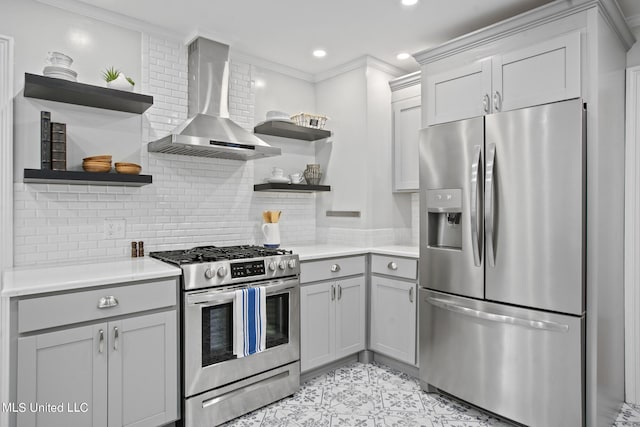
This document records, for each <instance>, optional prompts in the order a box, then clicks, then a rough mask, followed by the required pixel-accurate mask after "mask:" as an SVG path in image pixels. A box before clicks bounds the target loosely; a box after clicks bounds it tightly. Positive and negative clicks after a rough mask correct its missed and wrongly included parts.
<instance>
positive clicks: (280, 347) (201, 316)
mask: <svg viewBox="0 0 640 427" xmlns="http://www.w3.org/2000/svg"><path fill="white" fill-rule="evenodd" d="M248 286H249V285H237V286H231V287H225V288H213V289H207V290H203V291H191V292H187V293H186V294H185V298H184V348H183V357H184V363H185V368H184V369H185V372H184V382H185V384H184V386H185V387H184V389H185V396H186V397H189V396H192V395H194V394H198V393H202V392H204V391H207V390H211V389H213V388H216V387H220V386H223V385H225V384H228V383H231V382H234V381H239V380H241V379H244V378H247V377H249V376H251V375H256V374H259V373H261V372H265V371H268V370H270V369H273V368H276V367H279V366H282V365H286V364H288V363H292V362H294V361H296V360H299V359H300V282H299V280H298V278H297V277H294V278H289V279H280V280H270V281H265V282H256V283H251V286H264V287H265V289H266V292H267V305H266V311H267V331H266V334H267V335H266V347H267V348H266V349H265V350H264V351H262V352H260V353H255V354H252V355H250V356H246V357H241V358H237V357H236V356H235V355H234V354H233V329H234V328H233V299H234V291H235V290H236V289H242V288H246V287H248Z"/></svg>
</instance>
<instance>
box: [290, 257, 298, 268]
mask: <svg viewBox="0 0 640 427" xmlns="http://www.w3.org/2000/svg"><path fill="white" fill-rule="evenodd" d="M289 268H296V260H295V259H290V260H289Z"/></svg>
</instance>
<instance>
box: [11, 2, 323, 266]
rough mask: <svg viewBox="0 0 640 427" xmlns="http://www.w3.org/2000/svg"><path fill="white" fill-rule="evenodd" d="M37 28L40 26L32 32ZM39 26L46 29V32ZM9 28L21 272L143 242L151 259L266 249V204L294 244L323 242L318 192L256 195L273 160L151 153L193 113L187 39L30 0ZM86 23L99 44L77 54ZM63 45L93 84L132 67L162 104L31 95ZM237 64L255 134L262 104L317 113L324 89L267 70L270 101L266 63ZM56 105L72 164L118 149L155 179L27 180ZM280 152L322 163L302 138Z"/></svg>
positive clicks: (236, 85)
mask: <svg viewBox="0 0 640 427" xmlns="http://www.w3.org/2000/svg"><path fill="white" fill-rule="evenodd" d="M49 20H51V22H54V21H55V25H50V22H49ZM40 21H41V22H40ZM31 22H34V26H33V27H32V26H30V25H29V26H28V25H25V23H31ZM38 26H40V27H41V28H44V30H42V32H41V31H38V30H37V28H38ZM0 27H1V28H3V30H6V31H7V33H8V34H9V35H11V36H13V37H15V39H16V55H15V56H16V66H15V70H16V79H15V85H14V87H15V92H16V98H15V100H14V103H15V105H16V114H15V122H14V123H15V128H16V135H15V138H14V145H15V147H16V157H15V168H16V174H15V175H16V176H15V184H14V200H15V206H14V214H15V215H14V232H15V245H14V248H15V251H14V264H15V265H27V264H34V263H47V262H54V261H57V260H69V261H73V260H91V259H101V258H104V257H110V256H122V255H127V254H128V251H129V248H130V242H131V241H132V240H136V241H138V240H143V241H144V242H145V248H146V250H147V252H149V251H152V250H162V249H169V248H176V247H190V246H194V245H199V244H219V245H225V244H246V243H256V244H261V243H262V236H261V232H260V231H259V225H260V223H261V222H262V217H261V211H262V210H264V209H278V210H282V211H283V215H282V220H281V222H282V227H281V228H282V230H281V232H282V244H283V246H287V245H293V244H305V243H311V242H313V241H315V195H314V194H283V193H256V192H254V191H253V184H254V183H257V182H260V181H261V180H262V176H263V174H264V173H263V172H261V171H260V168H263V169H264V170H266V171H268V170H269V169H270V162H269V160H268V159H265V160H262V162H265V164H266V165H267V166H264V167H263V166H258V164H259V162H241V161H235V160H224V159H204V158H194V157H188V156H178V155H170V154H158V153H147V151H146V147H145V145H146V143H147V142H148V141H150V140H154V139H156V138H157V137H159V136H163V135H166V134H167V133H168V131H169V130H171V129H173V127H175V126H176V125H177V124H179V123H180V122H181V121H182V120H184V119H185V118H186V115H187V110H186V105H187V104H186V99H187V94H186V91H187V75H186V50H185V46H184V45H183V43H182V41H176V40H170V39H166V38H165V37H157V36H154V35H150V34H143V33H140V32H136V31H132V30H127V29H123V28H120V27H117V26H114V25H110V24H105V23H102V22H99V21H96V20H93V19H90V18H85V17H80V16H77V15H74V14H72V13H68V12H64V11H60V10H57V9H55V8H52V7H49V6H46V5H43V4H41V3H37V2H35V1H30V0H27V1H16V0H10V2H8V4H7V7H6V8H5V4H3V10H2V14H1V15H0ZM74 28H82V29H84V31H85V36H86V38H87V39H88V40H90V41H91V44H90V45H89V46H88V47H87V45H84V46H85V47H83V48H80V47H74V45H73V43H72V42H71V41H70V40H71V39H70V38H69V37H70V36H69V34H70V31H71V30H72V29H74ZM45 31H46V32H45ZM42 34H46V37H43V36H42ZM43 40H45V41H46V43H45V42H43ZM114 40H115V41H116V42H117V45H115V47H113V46H112V42H113V41H114ZM48 41H50V43H49V42H48ZM52 49H57V50H61V51H63V52H65V53H67V54H69V55H70V56H72V57H74V58H75V59H76V62H74V67H73V68H74V69H76V70H77V71H78V80H79V81H81V82H83V83H92V84H99V85H102V83H101V82H100V79H99V72H100V70H101V69H102V68H103V67H104V65H103V63H106V65H111V64H113V65H115V66H117V67H120V68H122V69H123V70H126V72H127V74H131V75H133V77H134V79H135V80H136V82H137V85H136V91H140V92H142V93H145V94H149V95H153V96H154V105H153V107H151V108H150V109H149V110H148V111H147V112H146V113H145V114H144V115H142V116H140V115H135V114H129V113H121V112H113V111H106V110H99V109H92V108H85V107H79V106H72V105H66V104H61V103H56V102H49V101H42V100H35V99H30V98H23V97H22V94H21V90H22V86H23V84H24V83H23V76H24V72H25V71H27V72H31V73H37V74H39V73H40V72H41V71H42V66H43V64H44V60H43V58H44V55H45V54H46V52H47V51H49V50H52ZM79 59H82V61H80V60H79ZM76 64H77V68H76ZM231 65H232V66H231V83H230V94H231V96H232V97H235V98H232V100H231V101H232V102H231V104H232V105H231V108H230V113H231V117H232V119H234V120H236V121H237V122H239V123H240V124H241V125H242V126H244V127H245V128H247V129H252V128H253V124H254V122H255V119H254V114H255V111H256V106H258V109H259V110H260V111H267V110H274V109H278V110H279V109H283V108H282V106H281V104H284V105H285V108H289V106H291V107H297V108H300V109H303V110H305V111H313V110H314V109H315V99H314V96H313V89H312V88H313V84H312V83H309V82H301V81H299V79H296V78H293V77H289V76H286V75H277V73H269V72H267V71H265V72H263V74H265V75H267V74H268V75H269V80H270V85H269V86H268V88H269V92H268V93H267V94H266V95H264V97H262V96H263V94H261V93H258V92H256V90H255V87H254V85H253V81H254V77H255V76H254V74H257V67H255V66H253V65H252V64H250V63H247V62H240V61H235V62H233V61H232V64H231ZM129 70H134V71H132V72H130V71H129ZM91 73H95V75H96V76H97V77H93V75H92V74H91ZM85 76H86V79H85V78H84V77H85ZM90 76H91V77H92V78H89V77H90ZM290 84H291V85H294V86H295V87H297V88H298V90H300V91H301V92H303V93H306V95H305V96H302V97H299V98H298V99H297V100H296V102H297V103H296V104H293V103H292V102H291V101H292V100H293V98H294V94H292V93H290V92H288V91H289V88H290ZM279 93H281V94H285V95H284V96H283V97H280V96H279V95H278V94H279ZM309 94H311V95H309ZM236 98H237V99H236ZM281 100H283V101H282V102H281ZM45 109H46V110H48V111H51V112H52V116H53V117H54V120H58V121H62V122H67V133H68V150H69V154H68V161H69V165H68V166H69V168H70V169H71V168H76V169H77V168H79V166H80V164H81V159H82V158H83V157H85V156H86V155H89V154H113V156H114V161H117V160H131V161H136V162H138V163H141V164H142V165H143V173H146V174H150V175H152V176H153V184H151V185H148V186H144V187H139V188H136V187H108V186H97V185H62V184H23V183H22V182H21V181H22V180H21V176H22V169H24V168H25V167H28V168H37V167H38V164H39V154H38V144H39V137H38V121H39V111H40V110H45ZM279 139H281V138H279ZM291 141H292V140H291ZM274 145H279V146H281V147H282V148H283V156H281V157H279V158H278V161H287V160H283V159H287V158H289V160H288V161H290V162H292V165H291V168H292V169H293V167H294V166H295V168H298V167H299V165H304V164H306V163H311V162H314V161H315V153H314V150H313V146H310V145H304V146H301V145H298V144H292V142H290V140H283V141H275V144H274ZM300 167H301V166H300ZM257 170H258V171H260V172H256V171H257ZM114 218H115V219H123V220H124V221H125V224H126V234H125V237H124V238H122V239H107V238H105V235H104V223H105V219H114Z"/></svg>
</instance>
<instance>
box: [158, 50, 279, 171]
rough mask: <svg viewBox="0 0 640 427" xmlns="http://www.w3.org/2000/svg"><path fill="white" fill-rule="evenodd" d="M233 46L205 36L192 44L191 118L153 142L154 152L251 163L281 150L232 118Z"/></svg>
mask: <svg viewBox="0 0 640 427" xmlns="http://www.w3.org/2000/svg"><path fill="white" fill-rule="evenodd" d="M228 97H229V46H227V45H225V44H222V43H218V42H214V41H212V40H208V39H205V38H202V37H199V38H197V39H195V40H194V41H193V42H192V43H191V44H190V45H189V84H188V110H187V112H188V117H189V118H188V119H187V121H186V122H184V123H183V124H182V125H180V126H178V127H177V128H175V129H174V130H173V131H172V132H171V134H170V135H167V136H165V137H164V138H161V139H158V140H156V141H152V142H150V143H149V145H148V146H147V147H148V150H149V151H150V152H159V153H172V154H183V155H188V156H199V157H218V158H223V159H236V160H251V159H258V158H262V157H270V156H278V155H280V154H281V151H280V149H279V148H276V147H271V146H270V145H269V144H267V143H266V142H264V141H263V140H261V139H260V138H258V137H257V136H255V135H254V134H253V133H251V132H248V131H246V130H245V129H243V128H242V127H240V126H239V125H237V124H236V123H234V122H233V121H232V120H231V119H229V107H228Z"/></svg>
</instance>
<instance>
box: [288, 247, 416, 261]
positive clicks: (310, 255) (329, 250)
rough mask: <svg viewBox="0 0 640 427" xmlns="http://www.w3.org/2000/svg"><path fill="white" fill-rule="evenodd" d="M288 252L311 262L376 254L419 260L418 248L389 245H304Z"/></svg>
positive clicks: (289, 248) (292, 248) (291, 248)
mask: <svg viewBox="0 0 640 427" xmlns="http://www.w3.org/2000/svg"><path fill="white" fill-rule="evenodd" d="M286 249H287V250H292V251H293V253H295V254H298V256H299V257H300V261H310V260H314V259H322V258H333V257H342V256H351V255H363V254H368V253H374V254H379V255H390V256H401V257H407V258H418V257H419V248H418V246H404V245H388V246H372V247H359V246H343V245H304V246H287V247H286Z"/></svg>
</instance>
